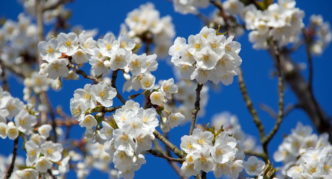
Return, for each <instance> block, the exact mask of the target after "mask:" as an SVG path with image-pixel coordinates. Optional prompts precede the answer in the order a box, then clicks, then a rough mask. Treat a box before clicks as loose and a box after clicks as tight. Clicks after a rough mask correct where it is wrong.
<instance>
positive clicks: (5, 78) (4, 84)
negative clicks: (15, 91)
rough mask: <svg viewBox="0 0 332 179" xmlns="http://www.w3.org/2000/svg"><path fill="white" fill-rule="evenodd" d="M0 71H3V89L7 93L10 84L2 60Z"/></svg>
mask: <svg viewBox="0 0 332 179" xmlns="http://www.w3.org/2000/svg"><path fill="white" fill-rule="evenodd" d="M0 70H1V74H0V76H1V79H2V89H3V90H5V91H9V83H8V80H7V75H6V71H5V66H3V65H2V62H1V59H0Z"/></svg>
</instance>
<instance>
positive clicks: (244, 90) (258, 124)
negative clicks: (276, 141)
mask: <svg viewBox="0 0 332 179" xmlns="http://www.w3.org/2000/svg"><path fill="white" fill-rule="evenodd" d="M238 76H239V78H238V82H239V86H240V91H241V94H242V97H243V100H244V101H245V103H246V106H247V109H248V111H249V113H250V114H251V116H252V118H253V121H254V123H255V125H256V127H257V129H258V132H259V136H260V139H261V140H263V138H264V136H265V132H264V125H263V123H262V121H261V120H260V119H259V117H258V115H257V112H256V110H255V108H254V105H253V103H252V101H251V99H250V97H249V95H248V90H247V87H246V85H245V83H244V79H243V74H242V71H241V70H239V74H238Z"/></svg>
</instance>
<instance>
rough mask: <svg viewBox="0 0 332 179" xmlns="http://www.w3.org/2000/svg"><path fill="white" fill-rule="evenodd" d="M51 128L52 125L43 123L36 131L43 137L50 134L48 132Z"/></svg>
mask: <svg viewBox="0 0 332 179" xmlns="http://www.w3.org/2000/svg"><path fill="white" fill-rule="evenodd" d="M51 130H52V126H51V125H49V124H44V125H42V126H40V127H39V128H38V133H39V134H40V135H41V136H42V137H43V138H45V139H46V138H48V137H49V136H50V132H51Z"/></svg>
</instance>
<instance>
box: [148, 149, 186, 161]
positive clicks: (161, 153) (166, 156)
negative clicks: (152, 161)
mask: <svg viewBox="0 0 332 179" xmlns="http://www.w3.org/2000/svg"><path fill="white" fill-rule="evenodd" d="M147 152H148V153H150V154H152V155H154V156H156V157H160V158H164V159H166V160H167V161H173V162H178V163H182V162H184V159H180V158H173V157H170V156H168V155H166V154H164V153H163V152H161V151H159V150H153V149H151V150H148V151H147Z"/></svg>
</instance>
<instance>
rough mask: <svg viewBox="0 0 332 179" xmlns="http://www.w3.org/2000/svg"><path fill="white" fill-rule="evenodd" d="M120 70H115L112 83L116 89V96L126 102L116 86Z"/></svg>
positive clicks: (123, 102)
mask: <svg viewBox="0 0 332 179" xmlns="http://www.w3.org/2000/svg"><path fill="white" fill-rule="evenodd" d="M118 72H119V70H115V71H113V73H112V80H111V85H112V87H113V88H115V90H116V97H117V98H118V99H119V100H120V101H121V103H122V104H125V103H126V100H125V99H124V98H123V97H122V95H121V94H120V93H119V90H118V89H117V87H116V79H117V76H118Z"/></svg>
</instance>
